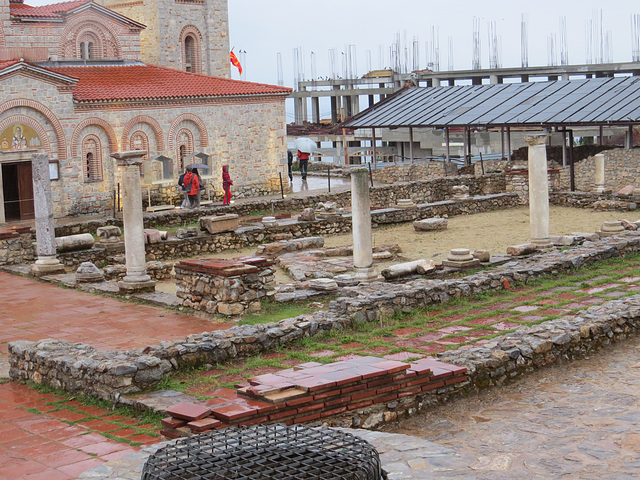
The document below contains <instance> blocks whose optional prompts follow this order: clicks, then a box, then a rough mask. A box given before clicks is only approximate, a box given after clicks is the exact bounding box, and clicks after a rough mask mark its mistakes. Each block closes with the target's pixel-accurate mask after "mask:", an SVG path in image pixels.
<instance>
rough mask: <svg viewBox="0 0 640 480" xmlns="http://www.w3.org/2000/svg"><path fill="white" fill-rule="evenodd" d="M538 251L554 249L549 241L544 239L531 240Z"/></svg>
mask: <svg viewBox="0 0 640 480" xmlns="http://www.w3.org/2000/svg"><path fill="white" fill-rule="evenodd" d="M531 243H533V244H534V245H535V246H536V248H537V249H538V250H540V251H541V252H548V251H549V250H554V249H555V248H556V247H555V246H554V245H553V243H551V239H549V238H545V239H540V240H531Z"/></svg>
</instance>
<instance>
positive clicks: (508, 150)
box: [507, 127, 511, 162]
mask: <svg viewBox="0 0 640 480" xmlns="http://www.w3.org/2000/svg"><path fill="white" fill-rule="evenodd" d="M507 161H509V162H510V161H511V127H507Z"/></svg>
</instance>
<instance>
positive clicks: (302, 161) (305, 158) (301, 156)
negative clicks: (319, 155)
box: [296, 150, 310, 180]
mask: <svg viewBox="0 0 640 480" xmlns="http://www.w3.org/2000/svg"><path fill="white" fill-rule="evenodd" d="M309 155H310V154H309V153H308V152H301V151H300V150H298V153H297V154H296V156H297V157H298V163H299V165H300V175H302V180H306V179H307V166H308V165H309Z"/></svg>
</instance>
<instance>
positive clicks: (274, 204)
mask: <svg viewBox="0 0 640 480" xmlns="http://www.w3.org/2000/svg"><path fill="white" fill-rule="evenodd" d="M455 185H467V186H468V187H469V193H470V195H489V194H496V193H504V192H505V186H506V183H505V177H504V175H503V174H490V175H484V176H481V177H475V176H474V175H461V176H456V177H437V178H433V179H429V180H420V181H412V182H398V183H395V184H394V185H391V186H390V185H382V186H375V187H372V188H371V204H372V205H375V206H378V207H390V206H393V205H395V204H396V203H397V202H398V200H399V199H402V198H411V199H412V200H413V201H414V203H427V202H438V201H441V200H447V199H450V198H452V197H453V193H452V187H453V186H455ZM320 202H323V203H324V202H335V203H336V204H337V205H338V206H339V207H343V208H350V207H351V192H350V191H340V192H334V193H323V194H319V195H309V196H305V197H288V198H285V199H271V200H254V201H248V202H242V203H236V204H233V205H224V206H223V205H218V206H205V207H201V208H199V209H197V210H187V209H185V210H165V211H160V212H147V213H145V214H144V225H145V228H154V227H158V226H163V227H179V226H182V225H186V224H188V223H191V222H195V221H197V220H198V219H199V218H200V217H202V216H205V215H213V214H216V213H235V214H238V215H241V216H246V215H249V214H251V213H252V212H256V211H261V210H262V211H267V212H269V211H271V210H272V209H273V210H278V211H282V210H286V211H289V212H298V211H302V210H304V209H305V208H308V207H314V206H315V205H316V204H318V203H320ZM107 225H117V226H119V227H122V220H120V219H96V220H93V219H92V220H89V221H83V222H78V223H76V224H69V225H61V226H57V227H56V236H58V237H60V236H63V235H71V234H75V233H86V232H89V233H95V231H96V230H97V229H98V227H104V226H107Z"/></svg>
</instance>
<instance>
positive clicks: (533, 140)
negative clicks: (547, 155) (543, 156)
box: [524, 133, 549, 146]
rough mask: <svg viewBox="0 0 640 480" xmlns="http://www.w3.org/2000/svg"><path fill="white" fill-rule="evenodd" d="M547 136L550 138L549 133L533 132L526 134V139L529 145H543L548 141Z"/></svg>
mask: <svg viewBox="0 0 640 480" xmlns="http://www.w3.org/2000/svg"><path fill="white" fill-rule="evenodd" d="M547 138H549V134H548V133H532V134H530V135H525V136H524V139H525V141H526V142H527V143H528V144H529V146H533V145H542V144H544V143H545V142H546V141H547Z"/></svg>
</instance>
